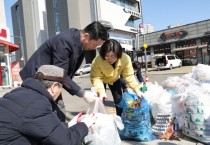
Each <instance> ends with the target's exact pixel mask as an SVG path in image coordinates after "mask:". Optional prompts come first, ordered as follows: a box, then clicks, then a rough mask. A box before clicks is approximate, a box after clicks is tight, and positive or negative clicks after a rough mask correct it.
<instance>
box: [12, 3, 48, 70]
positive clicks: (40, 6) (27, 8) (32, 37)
mask: <svg viewBox="0 0 210 145" xmlns="http://www.w3.org/2000/svg"><path fill="white" fill-rule="evenodd" d="M11 14H12V22H13V33H14V42H15V44H20V46H21V47H20V50H19V51H17V52H16V60H17V61H18V62H20V65H21V66H23V65H24V64H25V63H26V61H27V60H28V59H29V58H30V57H31V55H32V54H33V53H34V51H35V50H36V49H37V48H38V47H39V46H40V45H41V44H42V43H43V42H44V41H46V40H47V39H48V28H47V17H46V6H45V1H44V0H18V1H17V2H16V3H15V4H14V5H13V6H12V7H11Z"/></svg>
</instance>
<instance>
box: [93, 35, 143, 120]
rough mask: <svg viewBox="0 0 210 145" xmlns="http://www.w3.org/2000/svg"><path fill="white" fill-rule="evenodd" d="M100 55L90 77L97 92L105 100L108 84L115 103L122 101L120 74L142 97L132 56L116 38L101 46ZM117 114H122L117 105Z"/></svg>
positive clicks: (94, 62)
mask: <svg viewBox="0 0 210 145" xmlns="http://www.w3.org/2000/svg"><path fill="white" fill-rule="evenodd" d="M99 54H100V55H98V56H96V57H95V59H94V60H93V62H92V66H91V72H90V79H91V82H92V84H93V86H94V88H95V89H96V92H97V94H98V95H99V97H100V99H101V100H102V101H103V100H104V99H107V95H106V90H105V88H106V84H108V86H109V88H110V90H111V93H112V96H113V98H114V103H115V105H116V104H118V103H119V102H120V101H121V98H122V87H121V82H120V75H122V77H123V79H124V80H125V81H126V84H127V85H128V86H129V87H130V88H131V89H132V90H133V91H134V92H135V93H136V94H137V95H138V96H139V97H141V95H142V92H141V91H140V88H141V85H140V84H139V83H138V81H137V80H136V78H135V76H134V70H133V67H132V62H131V58H130V57H129V56H128V55H127V54H125V53H123V49H122V46H121V45H120V43H119V42H117V41H116V40H114V39H109V40H106V41H105V42H104V43H103V45H102V46H101V48H100V51H99ZM116 110H117V115H119V116H121V113H122V109H121V108H118V107H116Z"/></svg>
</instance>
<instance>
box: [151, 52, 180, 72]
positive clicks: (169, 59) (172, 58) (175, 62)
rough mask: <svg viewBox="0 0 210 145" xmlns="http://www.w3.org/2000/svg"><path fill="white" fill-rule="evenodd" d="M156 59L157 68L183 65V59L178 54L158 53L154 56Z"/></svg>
mask: <svg viewBox="0 0 210 145" xmlns="http://www.w3.org/2000/svg"><path fill="white" fill-rule="evenodd" d="M153 58H154V59H156V60H155V67H156V69H172V68H174V67H181V66H182V61H181V59H179V57H178V56H176V55H164V54H157V55H154V56H153Z"/></svg>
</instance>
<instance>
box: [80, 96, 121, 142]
mask: <svg viewBox="0 0 210 145" xmlns="http://www.w3.org/2000/svg"><path fill="white" fill-rule="evenodd" d="M87 113H95V115H96V116H97V120H96V122H95V124H94V125H93V126H92V127H91V128H90V129H89V132H88V135H87V136H86V137H85V139H84V141H85V143H87V142H91V145H121V139H120V136H119V133H118V129H117V128H119V129H120V130H122V129H124V125H123V123H122V120H121V118H120V117H119V116H117V115H113V114H107V111H106V108H105V106H104V104H103V103H102V102H101V101H100V99H98V98H97V99H96V101H95V102H93V103H91V104H90V107H89V108H88V111H87ZM84 117H85V115H84Z"/></svg>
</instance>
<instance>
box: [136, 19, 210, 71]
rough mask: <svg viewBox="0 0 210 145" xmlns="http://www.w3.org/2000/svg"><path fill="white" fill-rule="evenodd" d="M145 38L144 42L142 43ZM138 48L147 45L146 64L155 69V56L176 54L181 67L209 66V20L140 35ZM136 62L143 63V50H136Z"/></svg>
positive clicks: (141, 48)
mask: <svg viewBox="0 0 210 145" xmlns="http://www.w3.org/2000/svg"><path fill="white" fill-rule="evenodd" d="M143 37H145V41H143ZM137 41H138V43H139V44H140V46H143V43H147V44H148V48H147V49H146V50H147V55H146V56H147V62H148V66H149V67H155V60H153V59H152V57H151V56H153V55H155V54H176V55H177V56H178V57H179V58H180V59H181V60H182V64H183V65H192V64H198V63H201V64H210V59H209V53H208V50H207V43H208V41H210V19H208V20H204V21H199V22H195V23H191V24H187V25H181V26H177V27H174V28H170V29H165V30H161V31H156V32H153V33H149V34H145V36H143V35H141V36H140V37H139V40H137ZM136 50H137V52H136V53H137V56H138V60H139V61H140V62H143V63H144V60H145V59H144V48H143V47H139V48H136Z"/></svg>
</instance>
